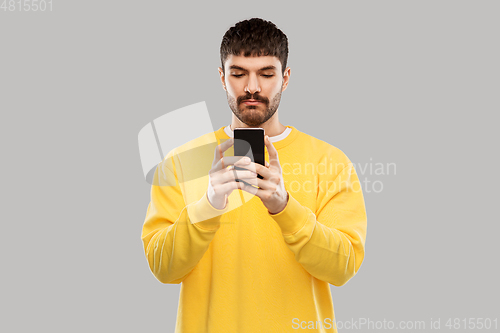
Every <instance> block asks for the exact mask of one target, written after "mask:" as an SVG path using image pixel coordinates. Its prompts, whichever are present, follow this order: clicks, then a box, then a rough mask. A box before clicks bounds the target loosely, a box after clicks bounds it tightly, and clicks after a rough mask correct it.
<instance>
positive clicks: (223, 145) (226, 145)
mask: <svg viewBox="0 0 500 333" xmlns="http://www.w3.org/2000/svg"><path fill="white" fill-rule="evenodd" d="M233 143H234V139H233V138H229V139H228V140H226V141H224V142H223V143H221V144H220V145H219V146H220V149H221V151H222V152H225V151H226V150H228V149H229V147H231V146H232V145H233Z"/></svg>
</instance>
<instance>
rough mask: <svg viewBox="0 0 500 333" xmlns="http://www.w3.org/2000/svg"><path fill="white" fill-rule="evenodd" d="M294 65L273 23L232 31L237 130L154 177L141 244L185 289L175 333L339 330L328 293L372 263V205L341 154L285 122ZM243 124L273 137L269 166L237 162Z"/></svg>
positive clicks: (227, 70) (256, 22)
mask: <svg viewBox="0 0 500 333" xmlns="http://www.w3.org/2000/svg"><path fill="white" fill-rule="evenodd" d="M287 56H288V41H287V38H286V36H285V34H284V33H283V32H282V31H281V30H279V29H278V28H277V27H276V26H275V25H274V24H273V23H271V22H268V21H264V20H261V19H256V18H254V19H250V20H246V21H242V22H239V23H237V24H236V25H235V26H234V27H232V28H230V29H229V30H228V31H227V32H226V34H225V36H224V38H223V40H222V45H221V62H222V67H220V68H219V74H220V78H221V82H222V86H223V88H224V90H225V91H226V95H227V99H228V103H229V107H230V108H231V110H232V121H231V125H230V126H227V127H223V128H220V129H219V130H217V131H215V132H213V133H209V134H207V135H204V136H202V137H200V138H198V139H195V140H193V141H191V142H188V143H186V144H185V145H183V146H181V147H178V148H177V149H174V150H173V151H171V152H170V153H169V154H168V156H167V157H166V158H165V159H164V160H163V162H161V163H160V164H159V165H158V167H157V169H156V172H155V183H154V184H153V185H152V188H151V202H150V204H149V207H148V210H147V214H146V219H145V222H144V226H143V231H142V240H143V244H144V251H145V254H146V258H147V260H148V263H149V266H150V268H151V271H152V273H153V274H154V275H155V277H156V278H157V279H158V280H159V281H161V282H162V283H181V282H182V285H181V292H180V299H179V308H178V312H177V324H176V332H196V333H198V332H252V333H254V332H295V331H297V329H300V330H302V329H307V331H308V332H336V328H335V320H334V310H333V303H332V298H331V293H330V288H329V284H333V285H335V286H341V285H343V284H345V283H346V282H347V281H348V280H349V279H351V278H352V277H353V276H354V275H355V274H356V273H357V271H358V270H359V268H360V266H361V263H362V262H363V259H364V255H365V238H366V228H367V220H366V212H365V204H364V199H363V194H362V192H361V186H360V183H359V180H358V177H357V175H356V172H355V169H354V167H353V165H352V163H351V162H350V161H349V159H348V158H347V156H346V155H345V154H344V153H343V152H342V151H341V150H339V149H338V148H335V147H333V146H331V145H330V144H328V143H326V142H323V141H321V140H318V139H315V138H314V137H312V136H309V135H307V134H305V133H303V132H300V131H299V130H297V129H296V128H295V127H292V126H284V125H282V124H281V123H280V122H279V118H278V106H279V102H280V99H281V94H282V92H283V91H285V89H286V88H287V86H288V82H289V79H290V67H286V62H287ZM239 127H261V128H263V129H264V130H265V134H266V139H265V145H266V149H267V154H266V166H262V165H259V164H255V163H252V162H245V160H244V158H241V157H236V156H228V154H227V153H228V152H229V151H230V150H231V149H232V145H233V139H232V136H233V130H234V129H235V128H239ZM214 137H215V139H216V140H217V143H218V142H222V143H220V144H219V145H217V147H215V145H210V143H211V142H212V139H213V138H214ZM207 147H209V148H207ZM214 148H215V149H214ZM224 153H225V154H224ZM223 154H224V155H225V156H224V157H222V156H223ZM234 166H240V167H244V168H245V169H246V170H235V169H234ZM201 174H204V175H207V177H196V175H201ZM257 174H259V175H261V176H262V177H263V178H262V179H259V178H257ZM236 178H239V179H244V180H245V182H247V183H249V184H253V185H256V186H258V189H257V188H256V187H252V186H249V185H245V184H244V183H242V182H237V181H236V180H235V179H236Z"/></svg>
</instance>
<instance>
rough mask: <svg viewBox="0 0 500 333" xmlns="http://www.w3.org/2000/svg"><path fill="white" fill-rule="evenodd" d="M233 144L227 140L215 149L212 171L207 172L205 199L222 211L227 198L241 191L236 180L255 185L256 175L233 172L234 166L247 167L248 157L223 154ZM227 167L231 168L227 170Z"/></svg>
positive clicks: (250, 172) (246, 171)
mask: <svg viewBox="0 0 500 333" xmlns="http://www.w3.org/2000/svg"><path fill="white" fill-rule="evenodd" d="M233 143H234V140H233V139H229V140H227V141H226V142H224V143H221V144H220V145H218V146H217V147H216V148H215V153H214V154H215V156H214V161H213V163H212V169H210V171H209V182H208V189H207V198H208V201H209V202H210V204H211V205H212V206H213V207H215V208H217V209H224V208H225V207H226V204H227V197H228V196H229V195H230V194H231V193H232V192H233V191H234V190H235V189H238V188H239V189H242V188H243V186H244V184H243V183H242V182H237V181H236V179H244V180H247V181H249V182H251V183H255V179H257V174H256V173H255V172H253V171H249V170H234V168H233V167H234V166H235V165H236V166H240V167H247V166H248V165H249V164H250V162H251V161H250V159H249V158H248V157H244V156H243V157H242V156H226V157H223V154H224V152H225V151H226V150H228V149H229V147H231V146H232V145H233ZM228 166H233V167H231V168H227V167H228Z"/></svg>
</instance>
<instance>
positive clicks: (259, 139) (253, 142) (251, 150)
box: [234, 128, 265, 179]
mask: <svg viewBox="0 0 500 333" xmlns="http://www.w3.org/2000/svg"><path fill="white" fill-rule="evenodd" d="M264 146H265V144H264V129H263V128H235V129H234V156H247V157H249V158H250V159H251V160H252V162H255V163H259V164H261V165H265V156H264ZM235 169H237V170H242V168H238V167H235ZM258 177H259V178H260V179H262V176H261V175H258Z"/></svg>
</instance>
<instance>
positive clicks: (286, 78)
mask: <svg viewBox="0 0 500 333" xmlns="http://www.w3.org/2000/svg"><path fill="white" fill-rule="evenodd" d="M289 80H290V67H287V68H286V69H285V72H284V73H283V87H282V88H281V92H283V91H285V90H286V87H288V81H289Z"/></svg>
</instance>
